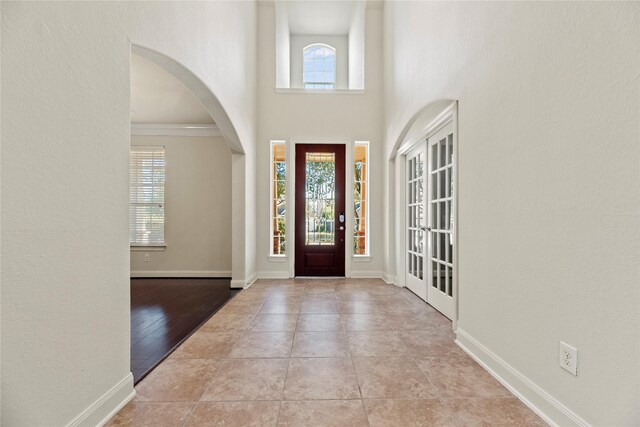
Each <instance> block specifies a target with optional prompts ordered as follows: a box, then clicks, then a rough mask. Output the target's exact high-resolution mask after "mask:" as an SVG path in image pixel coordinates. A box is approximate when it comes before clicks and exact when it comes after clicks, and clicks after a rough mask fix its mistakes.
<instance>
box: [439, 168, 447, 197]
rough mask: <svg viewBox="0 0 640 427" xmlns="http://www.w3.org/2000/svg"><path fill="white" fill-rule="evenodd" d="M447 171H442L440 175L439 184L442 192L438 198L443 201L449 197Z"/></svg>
mask: <svg viewBox="0 0 640 427" xmlns="http://www.w3.org/2000/svg"><path fill="white" fill-rule="evenodd" d="M446 173H447V171H446V170H442V171H440V172H439V173H438V184H439V185H440V191H439V193H438V198H439V199H443V198H445V197H447V193H446V191H447V190H446V189H447V175H446Z"/></svg>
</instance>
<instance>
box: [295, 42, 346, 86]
mask: <svg viewBox="0 0 640 427" xmlns="http://www.w3.org/2000/svg"><path fill="white" fill-rule="evenodd" d="M314 46H324V47H326V48H329V49H331V50H332V51H333V57H334V61H333V87H331V88H326V89H321V88H306V87H305V85H306V83H307V82H305V81H304V51H305V50H307V49H309V48H310V47H314ZM326 83H328V82H309V84H326ZM337 85H338V50H337V49H336V48H335V47H333V46H331V45H330V44H327V43H311V44H309V45H307V46H305V47H303V48H302V89H303V90H305V91H309V90H311V91H328V90H332V91H333V90H336V86H337Z"/></svg>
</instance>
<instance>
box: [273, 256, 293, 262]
mask: <svg viewBox="0 0 640 427" xmlns="http://www.w3.org/2000/svg"><path fill="white" fill-rule="evenodd" d="M288 259H289V257H287V256H286V255H269V262H286V261H287V260H288Z"/></svg>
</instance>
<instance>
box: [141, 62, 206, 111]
mask: <svg viewBox="0 0 640 427" xmlns="http://www.w3.org/2000/svg"><path fill="white" fill-rule="evenodd" d="M131 123H136V124H139V123H153V124H211V123H213V119H212V118H211V116H210V115H209V113H208V112H207V110H205V109H204V107H203V106H202V104H201V103H200V101H198V99H197V98H196V97H195V96H194V95H193V94H192V93H191V92H190V91H189V89H187V88H186V86H184V85H183V84H182V83H181V82H180V81H179V80H178V79H176V78H175V77H174V76H172V75H171V74H169V73H168V72H167V71H165V70H164V69H163V68H162V67H160V66H158V65H156V64H154V63H153V62H151V61H149V60H147V59H145V58H143V57H141V56H138V55H134V54H132V55H131Z"/></svg>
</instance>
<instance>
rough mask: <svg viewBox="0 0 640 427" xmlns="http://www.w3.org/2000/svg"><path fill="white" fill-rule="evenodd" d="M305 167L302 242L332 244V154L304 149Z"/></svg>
mask: <svg viewBox="0 0 640 427" xmlns="http://www.w3.org/2000/svg"><path fill="white" fill-rule="evenodd" d="M305 169H306V170H305V226H306V238H305V244H306V245H334V244H335V217H336V215H335V206H336V200H335V194H336V191H335V182H336V179H335V176H336V160H335V154H334V153H307V158H306V168H305Z"/></svg>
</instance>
